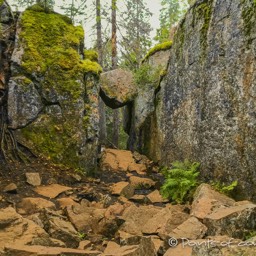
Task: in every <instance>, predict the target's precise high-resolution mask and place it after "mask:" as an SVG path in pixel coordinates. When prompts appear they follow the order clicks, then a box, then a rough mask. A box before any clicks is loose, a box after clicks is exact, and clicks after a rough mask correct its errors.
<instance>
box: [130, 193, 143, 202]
mask: <svg viewBox="0 0 256 256" xmlns="http://www.w3.org/2000/svg"><path fill="white" fill-rule="evenodd" d="M146 199H147V198H146V197H145V196H144V195H134V196H133V197H131V198H130V200H131V201H133V202H136V203H141V204H143V203H145V202H146Z"/></svg>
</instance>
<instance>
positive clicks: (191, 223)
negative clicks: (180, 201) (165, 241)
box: [169, 217, 207, 240]
mask: <svg viewBox="0 0 256 256" xmlns="http://www.w3.org/2000/svg"><path fill="white" fill-rule="evenodd" d="M206 231H207V227H206V226H205V225H204V224H202V223H201V222H200V221H199V220H198V219H197V218H195V217H190V218H189V219H187V220H186V221H184V222H183V223H182V224H181V225H179V226H178V227H177V228H175V229H174V230H172V231H171V232H170V233H169V236H170V237H175V239H180V238H186V239H189V240H197V239H201V238H203V237H204V235H205V234H206Z"/></svg>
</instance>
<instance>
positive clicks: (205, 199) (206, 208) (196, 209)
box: [191, 184, 235, 219]
mask: <svg viewBox="0 0 256 256" xmlns="http://www.w3.org/2000/svg"><path fill="white" fill-rule="evenodd" d="M234 204H235V200H233V199H231V198H230V197H227V196H226V195H224V194H221V193H219V192H217V191H215V190H214V189H213V188H212V187H211V186H210V185H208V184H201V185H200V186H199V187H198V188H197V190H196V192H195V194H194V200H193V203H192V207H191V215H192V216H195V217H197V218H198V219H203V218H204V217H206V216H207V215H208V214H210V213H212V212H213V211H215V210H217V209H218V208H223V207H229V206H233V205H234Z"/></svg>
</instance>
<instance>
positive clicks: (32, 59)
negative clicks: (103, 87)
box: [20, 6, 101, 100]
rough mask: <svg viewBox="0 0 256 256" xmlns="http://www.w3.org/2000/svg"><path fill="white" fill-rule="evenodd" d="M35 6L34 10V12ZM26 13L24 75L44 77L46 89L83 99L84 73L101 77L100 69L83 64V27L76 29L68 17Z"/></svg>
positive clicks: (32, 12) (40, 12) (85, 62)
mask: <svg viewBox="0 0 256 256" xmlns="http://www.w3.org/2000/svg"><path fill="white" fill-rule="evenodd" d="M35 7H36V6H34V8H35ZM38 8H41V7H40V6H39V7H37V11H34V10H33V9H31V8H30V9H27V10H26V11H25V12H24V13H23V15H22V19H21V26H22V32H21V34H20V42H21V45H22V46H23V47H24V49H25V53H24V55H23V58H22V67H23V68H24V71H25V73H28V74H32V75H34V74H35V75H36V76H37V77H44V80H45V83H44V86H46V87H49V88H52V87H53V88H55V89H56V91H61V92H63V90H64V91H66V92H67V93H70V94H72V95H73V96H74V100H75V99H77V98H78V97H79V95H81V93H82V91H81V80H82V79H83V76H84V74H85V73H93V74H95V75H99V73H100V72H101V68H100V66H99V65H98V64H97V63H96V62H92V61H90V60H82V59H81V58H80V55H79V52H78V49H79V48H80V45H82V43H83V37H84V32H83V28H82V27H81V26H78V27H75V26H73V25H72V24H70V23H69V22H67V19H66V17H65V16H63V15H60V14H56V13H45V12H42V11H41V10H40V9H39V10H40V11H38Z"/></svg>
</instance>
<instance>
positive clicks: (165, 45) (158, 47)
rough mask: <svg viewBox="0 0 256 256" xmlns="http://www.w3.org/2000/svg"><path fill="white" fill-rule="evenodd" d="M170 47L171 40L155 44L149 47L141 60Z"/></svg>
mask: <svg viewBox="0 0 256 256" xmlns="http://www.w3.org/2000/svg"><path fill="white" fill-rule="evenodd" d="M171 47H172V41H168V42H164V43H161V44H157V45H155V46H154V47H153V48H151V49H150V50H149V51H148V53H147V54H146V56H145V57H144V59H143V60H142V63H143V62H144V61H146V60H147V59H148V58H149V57H150V56H152V55H154V54H155V53H156V52H159V51H167V50H169V49H171Z"/></svg>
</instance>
